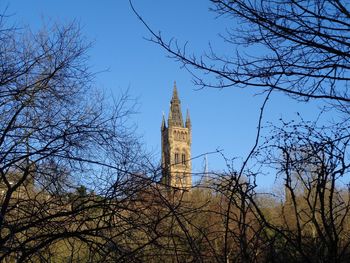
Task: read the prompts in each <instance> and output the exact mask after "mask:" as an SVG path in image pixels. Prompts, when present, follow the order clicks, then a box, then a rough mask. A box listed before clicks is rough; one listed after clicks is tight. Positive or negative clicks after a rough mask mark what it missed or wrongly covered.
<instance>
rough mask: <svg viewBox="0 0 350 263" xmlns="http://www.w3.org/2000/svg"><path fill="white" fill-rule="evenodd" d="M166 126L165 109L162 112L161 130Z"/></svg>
mask: <svg viewBox="0 0 350 263" xmlns="http://www.w3.org/2000/svg"><path fill="white" fill-rule="evenodd" d="M164 128H166V125H165V114H164V111H163V112H162V126H161V130H164Z"/></svg>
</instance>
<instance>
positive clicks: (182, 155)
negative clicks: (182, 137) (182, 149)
mask: <svg viewBox="0 0 350 263" xmlns="http://www.w3.org/2000/svg"><path fill="white" fill-rule="evenodd" d="M181 163H182V164H183V165H185V164H186V154H185V153H183V154H181Z"/></svg>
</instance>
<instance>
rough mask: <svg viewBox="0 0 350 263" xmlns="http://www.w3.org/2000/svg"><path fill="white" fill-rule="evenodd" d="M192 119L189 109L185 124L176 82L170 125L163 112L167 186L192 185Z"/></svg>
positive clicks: (163, 162) (163, 151) (163, 164)
mask: <svg viewBox="0 0 350 263" xmlns="http://www.w3.org/2000/svg"><path fill="white" fill-rule="evenodd" d="M191 129H192V128H191V120H190V115H189V112H188V110H187V114H186V121H185V124H184V122H183V119H182V112H181V102H180V100H179V97H178V94H177V89H176V83H175V82H174V90H173V97H172V99H171V101H170V111H169V116H168V125H167V124H166V121H165V116H164V114H163V120H162V126H161V133H162V173H163V174H162V175H163V180H162V181H163V183H164V184H166V185H167V186H171V187H175V188H179V189H182V190H189V189H190V188H191V186H192V173H191V171H192V170H191V143H192V136H191Z"/></svg>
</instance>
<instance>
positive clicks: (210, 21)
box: [0, 0, 317, 186]
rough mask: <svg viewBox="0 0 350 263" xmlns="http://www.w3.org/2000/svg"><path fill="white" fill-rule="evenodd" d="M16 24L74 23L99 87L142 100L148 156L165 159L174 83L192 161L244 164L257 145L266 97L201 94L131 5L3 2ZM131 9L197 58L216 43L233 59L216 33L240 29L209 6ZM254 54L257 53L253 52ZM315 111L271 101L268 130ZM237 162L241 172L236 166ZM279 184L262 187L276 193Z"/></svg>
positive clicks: (218, 166) (160, 1) (161, 3)
mask: <svg viewBox="0 0 350 263" xmlns="http://www.w3.org/2000/svg"><path fill="white" fill-rule="evenodd" d="M0 5H1V8H3V9H4V8H5V7H6V6H7V8H8V10H7V13H8V14H11V15H13V16H12V17H11V19H13V21H16V22H17V24H24V25H28V26H29V27H31V28H32V29H34V30H35V29H38V28H40V27H41V25H42V24H43V23H45V21H46V22H47V21H49V22H50V21H51V22H60V23H65V22H69V21H72V20H77V21H79V22H80V24H81V25H82V27H83V34H84V35H85V36H86V37H87V39H89V40H92V41H93V42H94V45H93V47H92V48H91V50H90V53H89V54H90V57H91V60H90V63H91V65H92V69H93V70H94V71H98V72H99V71H104V70H106V69H108V71H107V72H103V73H100V74H99V75H98V77H97V79H96V85H97V86H98V87H99V88H101V90H102V89H104V90H107V91H111V92H113V93H114V94H115V95H116V96H118V94H120V92H121V91H122V90H126V89H129V91H130V94H131V95H132V96H133V97H136V98H138V102H139V107H138V109H139V114H137V115H136V116H134V117H133V120H132V121H133V122H135V123H137V125H138V133H139V135H142V136H143V141H144V142H145V143H146V145H147V149H148V150H149V151H151V152H153V153H154V154H155V156H156V158H157V156H159V154H160V124H161V117H162V111H165V113H166V114H168V111H169V101H170V98H171V94H172V87H173V82H174V80H176V82H177V87H178V91H179V96H180V99H181V102H182V107H183V113H184V114H185V112H186V108H189V110H190V115H191V119H192V125H193V145H192V156H193V157H195V156H198V155H200V154H202V153H205V152H212V151H215V150H216V149H221V150H223V153H224V154H225V155H226V156H227V157H228V158H233V157H239V158H244V157H245V156H246V155H247V153H248V152H249V150H250V148H251V147H252V145H253V144H254V138H255V134H256V126H257V120H258V115H259V108H260V106H261V103H262V101H263V97H261V96H254V93H252V92H251V91H248V90H241V89H226V90H210V89H204V90H199V91H197V90H196V87H195V86H194V85H193V84H192V81H191V76H190V74H189V73H188V72H187V71H185V70H184V69H181V68H180V65H179V64H177V63H176V62H174V61H173V60H171V59H169V58H167V57H166V53H165V52H164V51H163V50H162V49H161V48H160V47H158V46H156V45H155V44H153V43H150V42H148V41H146V40H145V39H144V37H148V36H149V33H148V32H147V31H146V29H145V27H144V26H143V25H142V24H141V23H140V22H139V21H138V19H137V18H136V16H135V15H134V14H133V13H132V10H131V8H130V6H129V3H128V1H127V0H119V1H115V0H104V1H102V0H100V1H92V0H91V1H88V0H74V1H72V0H56V1H54V0H51V1H44V0H31V1H24V0H11V1H7V2H6V1H1V4H0ZM134 6H135V8H136V9H137V10H138V11H139V13H140V14H141V15H142V16H143V17H144V19H145V20H146V21H147V22H148V23H149V25H150V26H151V27H152V28H153V29H155V30H156V31H158V30H159V31H161V32H162V34H163V36H164V37H165V38H171V37H175V38H177V39H178V40H179V41H180V43H185V41H188V47H189V48H190V49H191V50H193V51H195V52H198V53H199V54H200V53H201V52H202V51H203V50H205V49H206V48H207V47H208V43H209V42H211V43H212V45H213V46H214V48H216V50H219V51H220V52H223V53H227V52H233V50H231V49H229V47H228V46H227V45H225V44H224V43H223V41H222V40H221V39H219V38H218V34H219V33H225V29H226V28H227V27H229V26H230V24H231V23H235V21H232V20H228V19H227V18H224V17H220V18H217V19H216V16H215V14H214V13H212V12H209V11H208V9H209V7H210V3H209V1H203V0H192V1H188V0H177V1H170V0H169V1H165V0H152V1H142V0H134ZM252 52H258V51H257V50H254V51H252ZM316 109H317V106H316V105H315V104H313V103H309V104H307V105H305V104H302V103H296V102H294V101H292V100H291V99H289V98H287V97H285V96H281V95H277V94H274V95H273V96H272V98H271V100H270V102H269V104H268V106H267V109H266V115H265V119H264V120H265V122H266V121H270V122H277V121H278V119H279V118H280V117H284V118H286V119H290V118H295V115H294V114H295V113H296V112H297V111H298V112H303V114H304V116H306V117H305V118H306V119H308V118H313V115H314V114H313V113H314V112H315V111H316ZM208 160H209V166H210V169H212V170H216V171H220V170H224V169H225V163H224V161H223V159H222V158H221V156H219V155H216V156H215V155H210V156H209V157H208ZM239 160H241V159H238V161H237V165H238V164H239ZM202 162H203V161H202V158H199V159H198V160H195V161H194V162H193V169H194V171H195V172H198V171H201V169H202ZM273 180H274V177H273V176H272V177H264V178H262V179H261V182H262V184H263V185H265V186H267V185H271V183H273Z"/></svg>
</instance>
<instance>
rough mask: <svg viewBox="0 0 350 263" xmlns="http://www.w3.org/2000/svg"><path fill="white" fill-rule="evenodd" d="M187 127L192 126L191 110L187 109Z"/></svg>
mask: <svg viewBox="0 0 350 263" xmlns="http://www.w3.org/2000/svg"><path fill="white" fill-rule="evenodd" d="M185 126H186V128H191V119H190V112H189V110H188V109H187V111H186V123H185Z"/></svg>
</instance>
